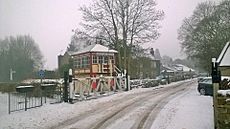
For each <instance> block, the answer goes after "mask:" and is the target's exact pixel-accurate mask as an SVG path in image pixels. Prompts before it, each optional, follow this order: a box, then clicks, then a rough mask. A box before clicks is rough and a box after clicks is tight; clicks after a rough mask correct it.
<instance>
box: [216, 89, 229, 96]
mask: <svg viewBox="0 0 230 129" xmlns="http://www.w3.org/2000/svg"><path fill="white" fill-rule="evenodd" d="M217 93H218V94H220V95H223V96H227V95H230V90H218V91H217Z"/></svg>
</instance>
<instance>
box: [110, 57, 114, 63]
mask: <svg viewBox="0 0 230 129" xmlns="http://www.w3.org/2000/svg"><path fill="white" fill-rule="evenodd" d="M110 60H111V63H112V64H114V57H113V56H110Z"/></svg>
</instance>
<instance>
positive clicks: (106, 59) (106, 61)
mask: <svg viewBox="0 0 230 129" xmlns="http://www.w3.org/2000/svg"><path fill="white" fill-rule="evenodd" d="M104 63H106V64H107V63H108V56H104Z"/></svg>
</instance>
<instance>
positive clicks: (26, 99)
mask: <svg viewBox="0 0 230 129" xmlns="http://www.w3.org/2000/svg"><path fill="white" fill-rule="evenodd" d="M26 110H27V92H26V93H25V111H26Z"/></svg>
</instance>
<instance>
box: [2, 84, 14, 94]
mask: <svg viewBox="0 0 230 129" xmlns="http://www.w3.org/2000/svg"><path fill="white" fill-rule="evenodd" d="M17 84H18V83H15V82H12V83H10V82H4V83H0V92H2V93H5V92H6V93H8V92H15V91H16V86H17Z"/></svg>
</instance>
